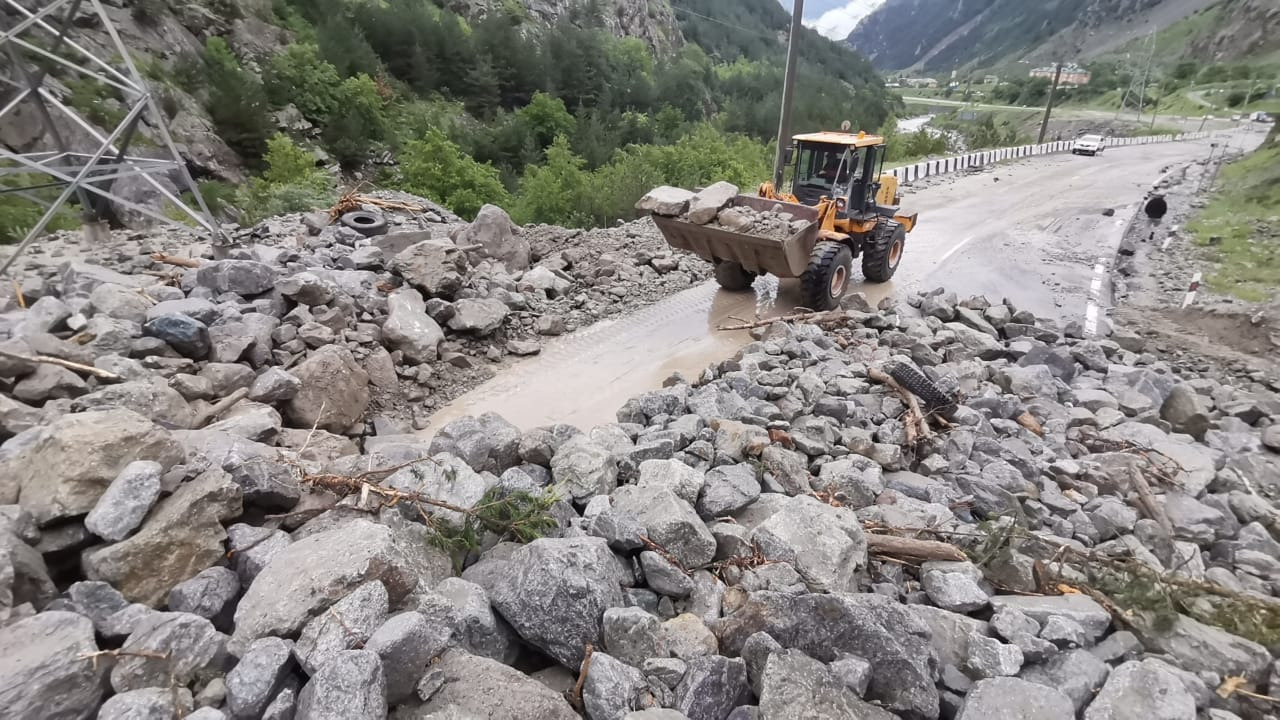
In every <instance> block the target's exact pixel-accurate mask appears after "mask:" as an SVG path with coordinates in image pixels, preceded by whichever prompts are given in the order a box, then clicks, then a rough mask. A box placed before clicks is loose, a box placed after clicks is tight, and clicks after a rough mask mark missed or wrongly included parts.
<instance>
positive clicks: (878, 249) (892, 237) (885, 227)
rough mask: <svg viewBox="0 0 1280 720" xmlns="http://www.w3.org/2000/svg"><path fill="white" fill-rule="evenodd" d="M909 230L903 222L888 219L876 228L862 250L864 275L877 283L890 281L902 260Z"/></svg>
mask: <svg viewBox="0 0 1280 720" xmlns="http://www.w3.org/2000/svg"><path fill="white" fill-rule="evenodd" d="M906 244H907V231H906V230H905V229H904V228H903V227H902V224H901V223H896V222H893V221H891V220H890V221H886V222H884V223H883V224H881V225H880V227H878V228H876V231H875V235H874V236H873V237H872V239H871V242H869V243H867V246H866V247H865V248H863V251H862V275H863V277H865V278H866V279H867V280H869V281H871V282H876V283H882V282H889V280H890V279H892V278H893V274H894V273H895V272H897V271H898V263H900V262H902V250H903V248H904V247H906Z"/></svg>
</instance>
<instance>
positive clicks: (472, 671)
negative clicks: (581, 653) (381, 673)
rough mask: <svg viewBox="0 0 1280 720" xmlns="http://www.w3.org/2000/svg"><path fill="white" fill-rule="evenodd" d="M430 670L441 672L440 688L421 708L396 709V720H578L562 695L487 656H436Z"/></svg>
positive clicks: (459, 653)
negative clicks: (444, 719) (456, 719)
mask: <svg viewBox="0 0 1280 720" xmlns="http://www.w3.org/2000/svg"><path fill="white" fill-rule="evenodd" d="M575 667H576V665H575ZM431 672H432V673H439V676H438V678H437V680H438V682H439V683H440V684H439V689H437V690H435V691H434V692H432V693H431V694H430V696H429V697H428V698H427V699H426V702H425V703H424V704H423V705H422V706H421V707H420V708H416V709H412V710H408V711H407V712H399V711H398V712H397V714H396V717H397V718H398V719H399V720H427V719H428V718H448V717H456V718H464V717H466V718H470V717H477V718H480V717H482V718H487V719H488V720H529V719H530V718H537V719H538V720H580V718H579V716H578V714H577V713H576V712H574V711H573V708H572V707H570V706H569V703H568V702H566V701H565V699H564V696H562V695H561V694H560V693H558V692H556V691H554V690H552V689H551V688H549V687H547V686H546V685H543V684H542V683H540V682H538V681H537V680H534V679H533V678H531V677H529V676H528V675H525V674H524V673H522V672H520V671H519V670H516V669H515V668H511V667H507V666H506V665H503V664H502V663H499V662H497V661H494V660H490V659H489V658H483V657H478V656H476V655H468V654H467V653H465V652H463V651H461V650H449V651H447V652H445V653H444V654H443V655H441V656H440V660H439V662H437V663H436V664H435V665H434V666H432V669H431ZM424 683H425V681H424Z"/></svg>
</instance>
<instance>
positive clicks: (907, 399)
mask: <svg viewBox="0 0 1280 720" xmlns="http://www.w3.org/2000/svg"><path fill="white" fill-rule="evenodd" d="M867 377H869V378H871V379H872V380H875V381H876V382H878V383H880V384H882V385H888V386H889V387H890V388H892V389H893V391H894V392H895V393H897V394H898V397H899V398H901V399H902V402H903V404H904V405H906V406H907V421H906V423H905V427H906V434H907V445H914V444H915V442H916V440H917V439H928V438H931V437H933V431H932V430H930V429H929V422H928V421H927V420H925V417H924V413H922V412H920V401H919V400H917V399H916V396H915V395H914V394H912V393H911V391H909V390H907V389H906V388H904V387H902V386H901V385H899V384H898V381H897V380H894V379H893V378H892V377H890V376H889V374H888V373H886V372H884V371H883V370H880V369H879V368H867Z"/></svg>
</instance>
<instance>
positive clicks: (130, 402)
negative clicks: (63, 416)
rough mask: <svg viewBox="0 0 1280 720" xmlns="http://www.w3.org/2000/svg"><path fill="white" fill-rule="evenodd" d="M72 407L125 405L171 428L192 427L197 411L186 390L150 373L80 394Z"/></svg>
mask: <svg viewBox="0 0 1280 720" xmlns="http://www.w3.org/2000/svg"><path fill="white" fill-rule="evenodd" d="M71 407H72V409H73V410H76V411H77V412H80V411H84V410H95V409H98V408H124V409H126V410H132V411H134V412H136V413H138V414H139V415H144V416H146V417H149V418H151V419H152V420H154V421H157V422H160V423H163V424H164V425H165V426H167V427H171V428H189V427H191V424H192V422H193V421H194V419H195V411H194V410H192V409H191V406H190V405H188V404H187V401H186V400H185V399H183V397H182V394H181V393H179V392H178V391H177V390H174V389H173V388H171V387H169V384H168V383H166V382H165V381H164V378H160V377H150V378H148V379H146V380H134V381H131V382H123V383H120V384H118V385H108V386H106V387H104V388H102V389H101V390H97V391H95V392H92V393H89V394H88V395H85V396H83V397H80V398H77V399H76V400H75V401H74V402H73V403H72V404H71Z"/></svg>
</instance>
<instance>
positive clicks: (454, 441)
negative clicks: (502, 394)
mask: <svg viewBox="0 0 1280 720" xmlns="http://www.w3.org/2000/svg"><path fill="white" fill-rule="evenodd" d="M428 452H429V453H430V454H431V455H439V454H441V453H448V454H450V455H453V456H455V457H457V458H459V459H461V460H462V461H463V462H465V463H466V464H467V465H469V466H471V467H472V468H473V469H474V470H475V471H477V472H484V471H486V470H487V471H489V472H492V473H494V474H495V475H497V474H501V473H502V472H504V471H505V470H506V469H507V468H510V467H513V466H515V465H518V464H519V463H520V429H519V428H517V427H516V426H515V425H512V424H511V423H509V422H507V421H506V419H504V418H503V417H502V416H501V415H499V414H497V413H492V412H488V413H485V414H483V415H481V416H480V417H472V416H470V415H464V416H462V417H460V418H458V419H457V420H452V421H450V422H449V423H447V424H446V425H445V426H444V427H442V428H440V429H439V430H438V431H437V432H436V434H435V437H433V438H431V445H430V446H429V448H428Z"/></svg>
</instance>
